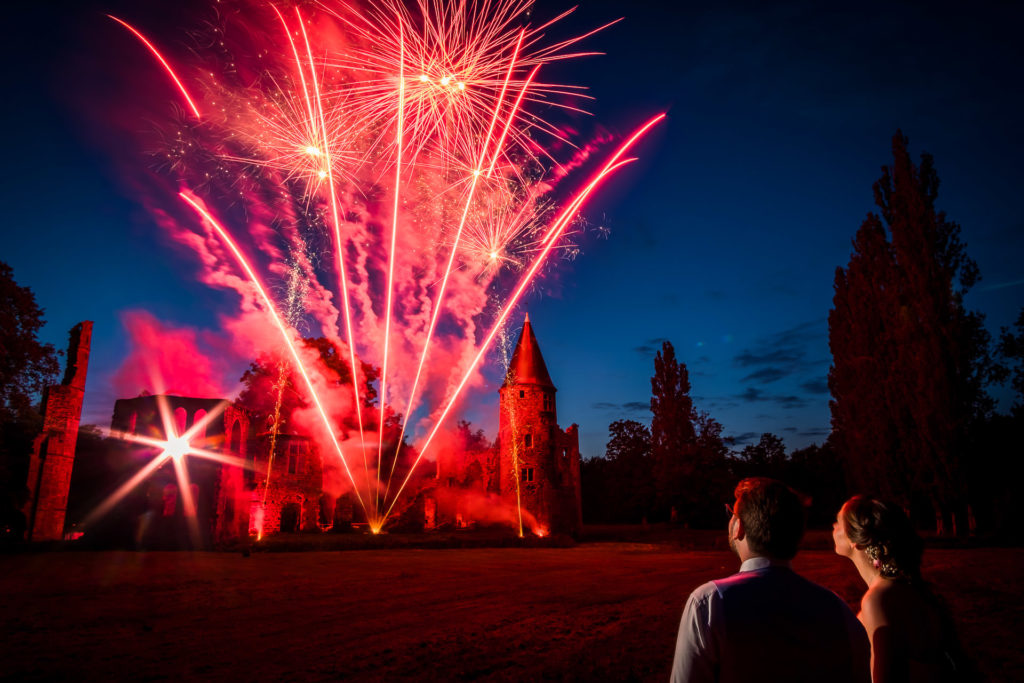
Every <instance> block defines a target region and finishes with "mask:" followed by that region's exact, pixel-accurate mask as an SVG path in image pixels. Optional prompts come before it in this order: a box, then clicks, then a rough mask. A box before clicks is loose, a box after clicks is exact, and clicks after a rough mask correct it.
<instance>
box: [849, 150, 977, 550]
mask: <svg viewBox="0 0 1024 683" xmlns="http://www.w3.org/2000/svg"><path fill="white" fill-rule="evenodd" d="M892 149H893V165H892V166H891V167H885V168H883V169H882V177H881V178H880V179H879V180H878V182H876V183H875V184H874V195H875V204H876V205H877V206H878V207H879V210H880V215H877V214H869V215H868V217H867V218H866V219H865V221H864V223H863V224H862V225H861V227H860V229H859V230H858V231H857V234H856V236H855V238H854V240H853V254H852V256H851V258H850V262H849V264H848V265H847V267H846V268H845V269H843V268H839V269H837V271H836V277H835V296H834V298H833V309H832V310H831V311H830V313H829V345H830V347H831V349H832V356H833V365H832V368H831V369H830V371H829V388H830V390H831V392H832V400H831V402H830V407H831V411H832V430H833V433H832V442H833V443H834V444H835V445H836V448H837V450H838V452H839V455H840V457H841V458H842V459H843V462H844V465H845V468H846V470H847V475H848V480H849V482H850V483H851V485H852V486H853V487H854V488H855V489H857V490H860V491H874V492H877V493H879V494H881V495H884V496H887V497H889V498H893V499H895V500H897V501H898V502H900V503H902V504H903V505H904V506H907V507H911V506H912V505H913V504H916V503H918V502H921V501H927V503H929V504H930V505H931V508H932V511H933V512H934V513H935V518H936V526H937V528H938V529H939V530H940V531H941V530H944V529H950V530H952V529H955V528H956V525H957V523H958V522H963V521H964V519H965V518H966V510H967V508H966V506H967V503H968V501H967V490H966V487H965V484H964V482H965V477H964V474H965V460H966V457H967V453H966V450H967V447H968V446H967V444H968V442H967V433H968V430H969V428H970V427H971V425H972V423H973V422H974V421H976V420H977V419H978V418H979V417H981V416H983V414H984V413H986V412H987V411H990V410H991V408H992V402H991V400H990V399H989V398H988V396H987V394H986V393H985V391H984V383H985V380H986V375H987V373H989V372H990V370H991V367H990V366H991V359H990V357H989V353H988V346H989V341H990V340H989V338H988V334H987V332H986V331H985V329H984V326H983V324H982V323H983V319H982V317H981V316H980V315H979V314H975V313H971V312H969V311H967V310H966V309H965V308H964V304H963V297H964V294H965V293H966V292H967V290H968V289H969V288H970V287H971V286H972V285H973V284H974V283H975V282H976V281H977V280H978V268H977V266H976V265H975V263H974V261H972V260H971V259H970V258H969V257H968V256H967V253H966V248H965V245H964V243H963V242H962V241H961V239H960V226H959V225H957V224H956V223H954V222H952V221H949V220H947V218H946V215H945V213H944V212H941V211H937V210H936V208H935V200H936V198H937V196H938V187H939V178H938V175H937V174H936V172H935V166H934V162H933V160H932V157H931V156H930V155H928V154H922V156H921V164H920V166H915V165H914V164H913V162H912V161H911V159H910V155H909V154H908V152H907V139H906V138H905V137H904V136H903V135H902V133H899V132H898V133H897V134H896V135H895V136H894V137H893V144H892ZM947 522H951V523H952V524H953V527H949V526H947ZM965 526H966V525H964V526H962V527H961V528H965Z"/></svg>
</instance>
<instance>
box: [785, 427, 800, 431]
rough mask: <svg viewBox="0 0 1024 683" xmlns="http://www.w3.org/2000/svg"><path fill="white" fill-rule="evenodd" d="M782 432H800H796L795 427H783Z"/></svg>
mask: <svg viewBox="0 0 1024 683" xmlns="http://www.w3.org/2000/svg"><path fill="white" fill-rule="evenodd" d="M782 431H784V432H797V431H800V430H798V429H797V428H796V427H783V428H782Z"/></svg>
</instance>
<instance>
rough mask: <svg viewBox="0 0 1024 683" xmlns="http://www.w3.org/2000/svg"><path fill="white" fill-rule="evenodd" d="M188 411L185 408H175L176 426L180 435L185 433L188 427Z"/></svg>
mask: <svg viewBox="0 0 1024 683" xmlns="http://www.w3.org/2000/svg"><path fill="white" fill-rule="evenodd" d="M187 422H188V413H186V412H185V409H184V408H175V409H174V426H175V428H176V429H177V430H178V436H181V435H182V434H184V433H185V430H186V429H188V424H187Z"/></svg>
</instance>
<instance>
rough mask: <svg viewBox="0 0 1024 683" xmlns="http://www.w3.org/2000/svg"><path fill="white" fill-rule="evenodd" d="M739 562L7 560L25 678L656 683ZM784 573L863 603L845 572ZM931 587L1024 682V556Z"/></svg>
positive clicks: (178, 555) (6, 592)
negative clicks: (697, 596)
mask: <svg viewBox="0 0 1024 683" xmlns="http://www.w3.org/2000/svg"><path fill="white" fill-rule="evenodd" d="M736 566H737V561H736V559H735V558H734V557H733V556H732V555H730V554H729V553H728V552H723V551H719V550H687V549H684V548H682V547H680V545H679V544H678V543H675V544H668V543H642V544H641V543H622V542H605V543H584V544H581V545H577V546H575V547H568V548H460V549H415V548H412V549H410V548H404V549H389V550H363V551H351V552H337V551H334V552H266V553H260V552H257V553H254V554H253V555H252V556H251V557H248V558H245V557H242V556H241V555H239V554H230V553H188V552H148V553H135V552H96V553H91V552H49V553H35V554H21V555H7V556H3V557H0V610H2V612H0V613H2V614H3V615H4V618H3V620H2V624H3V625H2V626H0V643H2V644H0V652H2V659H0V672H2V673H3V675H4V676H5V677H9V678H12V679H17V680H43V679H52V678H55V677H57V678H76V679H89V680H111V679H125V678H131V679H149V680H153V679H180V678H188V679H196V678H204V679H234V680H252V679H259V680H267V679H270V680H308V679H313V680H318V679H321V680H322V679H337V678H341V677H344V678H346V679H348V680H352V679H360V680H374V679H379V680H395V679H400V678H406V679H417V680H420V679H426V680H452V679H478V678H484V679H496V680H535V679H555V680H654V681H662V680H666V679H667V677H668V672H669V667H670V664H671V657H672V649H673V646H674V641H675V632H676V627H677V624H678V620H679V616H680V613H681V609H682V605H683V602H684V601H685V599H686V596H687V594H688V593H689V592H690V590H692V589H693V588H694V587H696V586H697V585H699V584H701V583H703V582H704V581H707V580H708V579H711V578H715V577H719V576H723V575H727V574H729V573H732V572H733V571H734V570H735V569H736ZM795 568H796V569H797V570H798V571H800V572H802V573H803V574H805V575H806V576H808V577H809V578H811V579H814V580H816V581H818V582H819V583H822V584H824V585H826V586H828V587H829V588H831V589H833V590H834V591H836V592H837V593H839V594H840V595H841V596H842V597H843V598H845V599H846V600H847V601H848V602H850V604H851V605H853V606H855V605H856V603H857V601H858V599H859V596H860V594H861V592H862V590H863V587H862V585H861V583H860V579H859V578H858V577H857V575H856V573H855V571H854V569H853V566H852V565H850V564H849V563H848V562H846V561H845V560H843V559H841V558H838V557H837V556H835V555H834V554H832V553H831V552H829V551H827V550H823V549H817V550H807V551H805V552H803V553H801V555H800V556H799V557H798V558H797V561H796V563H795ZM926 574H927V576H928V577H929V578H930V579H931V580H932V581H933V582H934V583H935V584H936V586H937V587H938V589H939V590H940V591H941V592H942V593H943V594H944V595H945V596H946V597H947V598H948V599H949V600H950V602H951V603H952V606H953V608H954V611H955V613H956V616H957V618H958V620H959V622H960V624H961V632H962V636H963V638H964V640H965V641H966V643H967V646H968V647H969V649H970V650H971V651H972V652H973V653H974V655H975V657H976V658H977V660H978V661H979V664H980V666H981V667H982V669H983V670H984V671H986V672H987V673H988V674H989V675H990V676H991V677H992V678H993V679H994V680H1024V655H1022V654H1021V651H1020V648H1019V643H1018V642H1017V639H1018V638H1019V636H1020V633H1021V628H1020V627H1021V615H1022V614H1024V610H1022V606H1024V601H1022V598H1021V594H1022V591H1024V588H1022V585H1024V584H1022V579H1024V550H1022V549H988V548H979V549H971V550H962V549H960V550H957V549H932V550H929V551H928V553H927V555H926Z"/></svg>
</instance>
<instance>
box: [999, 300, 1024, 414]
mask: <svg viewBox="0 0 1024 683" xmlns="http://www.w3.org/2000/svg"><path fill="white" fill-rule="evenodd" d="M1013 329H1015V330H1016V332H1014V331H1013ZM1013 329H1010V328H1007V327H1004V328H1003V329H1002V330H1001V331H1000V334H999V346H998V349H997V350H998V352H999V355H1000V356H1001V357H1002V358H1003V360H1004V361H1005V362H1006V363H1007V365H1009V366H1010V368H1009V375H1010V382H1011V384H1012V386H1013V390H1014V391H1016V392H1017V400H1016V403H1015V404H1014V406H1013V411H1014V413H1015V414H1016V415H1018V416H1019V417H1022V418H1024V308H1021V309H1020V314H1019V315H1018V316H1017V322H1015V323H1014V325H1013Z"/></svg>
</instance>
